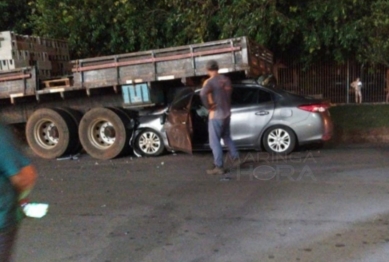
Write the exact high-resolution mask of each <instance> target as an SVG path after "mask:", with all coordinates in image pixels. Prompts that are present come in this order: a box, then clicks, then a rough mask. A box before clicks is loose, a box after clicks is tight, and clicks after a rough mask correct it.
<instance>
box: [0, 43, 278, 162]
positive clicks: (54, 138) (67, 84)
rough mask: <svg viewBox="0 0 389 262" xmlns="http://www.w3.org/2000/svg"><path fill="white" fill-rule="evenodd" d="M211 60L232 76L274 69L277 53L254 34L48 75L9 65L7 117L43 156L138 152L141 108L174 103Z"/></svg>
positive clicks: (3, 105)
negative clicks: (176, 93) (174, 97)
mask: <svg viewBox="0 0 389 262" xmlns="http://www.w3.org/2000/svg"><path fill="white" fill-rule="evenodd" d="M211 59H213V60H217V61H218V63H219V65H220V70H219V71H220V73H223V74H229V75H230V76H231V77H232V78H234V77H235V78H253V77H258V76H260V75H264V74H271V73H272V72H271V70H272V62H273V55H272V53H271V52H270V51H269V50H267V49H266V48H264V47H263V46H261V45H259V44H256V43H255V42H253V41H251V40H249V38H247V37H238V38H231V39H226V40H219V41H213V42H207V43H201V44H193V45H187V46H179V47H172V48H164V49H157V50H150V51H143V52H135V53H127V54H118V55H111V56H104V57H95V58H87V59H79V60H75V61H72V62H71V63H72V73H71V74H70V75H68V76H66V77H61V78H57V79H49V80H44V81H43V80H39V77H38V74H39V72H38V70H37V69H36V68H35V67H34V66H32V67H23V68H17V69H13V70H3V71H0V116H1V121H2V122H3V123H5V124H10V125H11V124H25V132H26V138H27V142H28V145H29V146H30V147H31V149H32V150H33V152H34V153H35V154H37V155H38V156H40V157H42V158H46V159H52V158H58V157H61V156H65V155H71V154H76V153H77V152H79V151H80V150H82V149H84V150H85V151H86V153H88V154H89V155H91V156H92V157H94V158H97V159H104V160H105V159H112V158H115V157H118V156H120V155H123V154H127V153H129V152H131V150H132V149H131V146H130V140H131V139H133V137H132V136H133V134H134V133H135V132H134V130H135V129H136V126H137V116H138V115H139V114H142V109H145V108H147V107H150V106H158V105H165V104H166V103H169V100H170V99H171V97H172V94H173V92H174V90H176V89H177V88H180V87H183V86H201V82H202V81H204V79H205V78H206V70H205V64H206V63H207V62H208V61H209V60H211Z"/></svg>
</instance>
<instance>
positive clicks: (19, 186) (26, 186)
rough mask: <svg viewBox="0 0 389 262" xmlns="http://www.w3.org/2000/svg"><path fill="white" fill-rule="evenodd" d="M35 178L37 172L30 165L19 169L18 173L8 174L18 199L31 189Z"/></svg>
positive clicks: (25, 195)
mask: <svg viewBox="0 0 389 262" xmlns="http://www.w3.org/2000/svg"><path fill="white" fill-rule="evenodd" d="M36 178H37V172H36V170H35V168H34V166H32V165H28V166H25V167H23V168H21V169H20V171H19V173H17V174H15V175H13V176H10V178H9V179H10V181H11V184H12V185H13V186H14V188H15V189H16V191H17V192H18V194H19V200H20V199H24V198H26V197H27V195H28V194H29V193H30V191H31V190H32V189H33V187H34V185H35V182H36Z"/></svg>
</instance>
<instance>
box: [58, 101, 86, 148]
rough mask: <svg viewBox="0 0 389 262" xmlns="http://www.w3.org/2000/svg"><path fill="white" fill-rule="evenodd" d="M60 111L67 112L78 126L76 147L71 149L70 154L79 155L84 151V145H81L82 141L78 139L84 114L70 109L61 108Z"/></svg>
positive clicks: (75, 140)
mask: <svg viewBox="0 0 389 262" xmlns="http://www.w3.org/2000/svg"><path fill="white" fill-rule="evenodd" d="M58 109H59V110H61V111H63V112H65V113H66V114H68V115H69V116H70V117H71V118H72V119H73V121H74V123H75V124H76V130H77V132H76V138H75V139H74V147H73V148H72V149H70V154H77V153H79V152H80V151H81V150H82V145H81V142H80V139H79V137H78V127H79V126H80V122H81V119H82V113H81V112H80V111H77V110H75V109H72V108H68V107H61V108H58Z"/></svg>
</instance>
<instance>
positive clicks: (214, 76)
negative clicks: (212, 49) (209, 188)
mask: <svg viewBox="0 0 389 262" xmlns="http://www.w3.org/2000/svg"><path fill="white" fill-rule="evenodd" d="M206 68H207V73H208V75H209V77H210V78H209V79H208V80H207V81H205V83H204V86H203V88H202V89H201V92H200V96H201V100H202V102H203V104H204V106H205V107H206V108H207V109H208V110H209V119H208V133H209V144H210V146H211V149H212V153H213V158H214V167H213V168H211V169H208V170H207V174H209V175H223V174H224V173H225V170H224V168H223V148H222V145H221V142H220V140H221V139H223V141H224V144H225V145H227V147H228V150H229V152H230V155H231V159H232V161H233V166H234V167H236V166H239V164H240V159H239V154H238V151H237V150H236V147H235V144H234V142H233V141H232V139H231V134H230V120H231V93H232V86H231V81H230V79H228V78H227V77H226V76H223V75H219V73H218V71H219V65H218V63H217V62H216V61H214V60H211V61H209V62H208V63H207V65H206Z"/></svg>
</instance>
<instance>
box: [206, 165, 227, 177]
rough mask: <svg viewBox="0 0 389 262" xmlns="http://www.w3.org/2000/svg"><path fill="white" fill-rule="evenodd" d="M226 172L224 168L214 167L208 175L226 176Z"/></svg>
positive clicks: (208, 170)
mask: <svg viewBox="0 0 389 262" xmlns="http://www.w3.org/2000/svg"><path fill="white" fill-rule="evenodd" d="M224 173H225V171H224V169H223V168H222V167H218V166H214V167H213V168H212V169H207V174H208V175H215V176H217V175H224Z"/></svg>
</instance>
